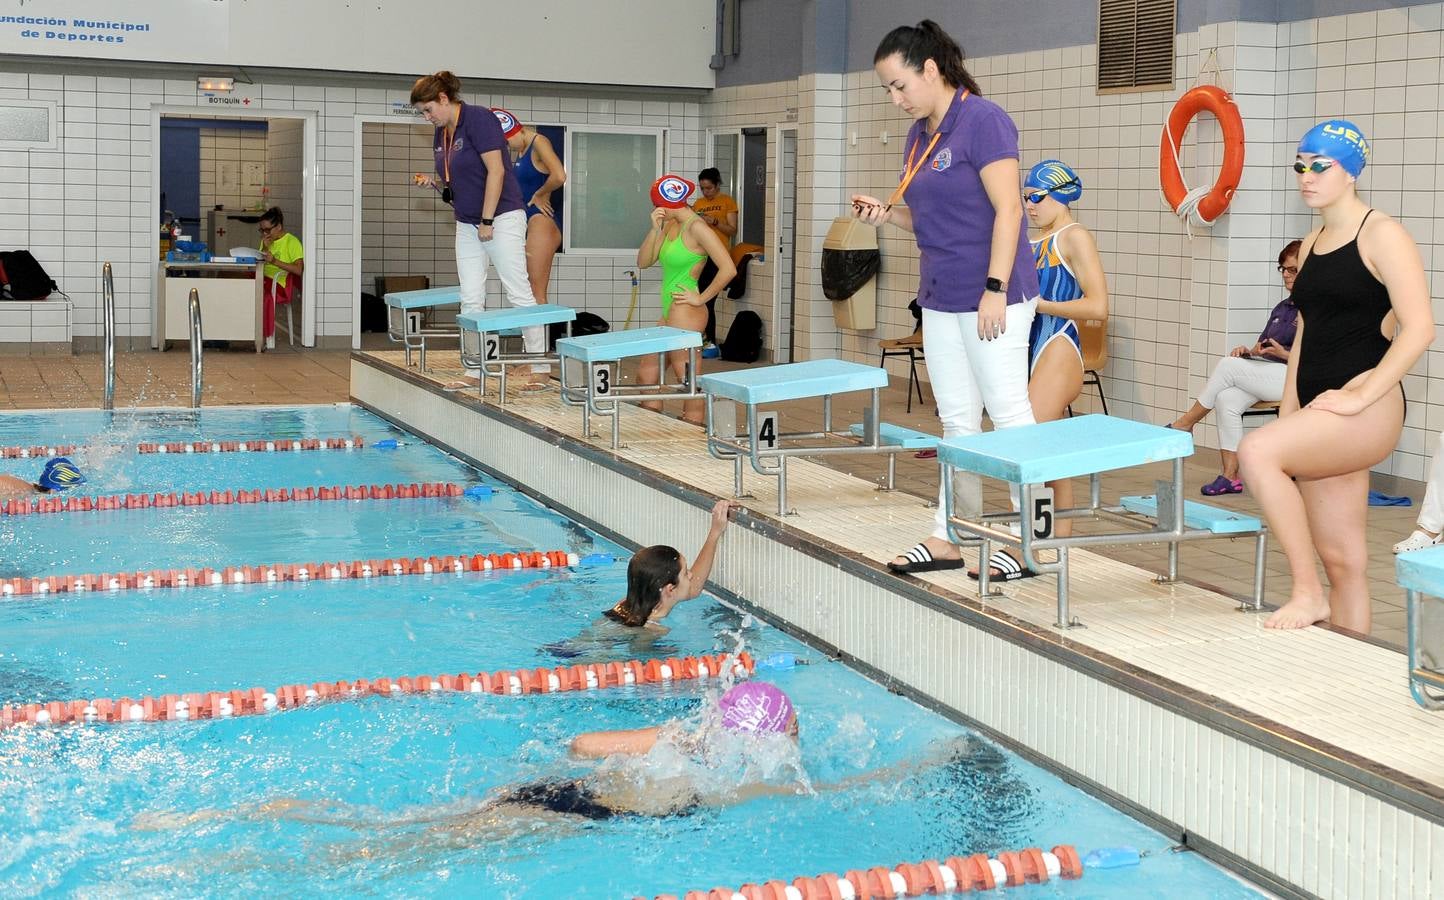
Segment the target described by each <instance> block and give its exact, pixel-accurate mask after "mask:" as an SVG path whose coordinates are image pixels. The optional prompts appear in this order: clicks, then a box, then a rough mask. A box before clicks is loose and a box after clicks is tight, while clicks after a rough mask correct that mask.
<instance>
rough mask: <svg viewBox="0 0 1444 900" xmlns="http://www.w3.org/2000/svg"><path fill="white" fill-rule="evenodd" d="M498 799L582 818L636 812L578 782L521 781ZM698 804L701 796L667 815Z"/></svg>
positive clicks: (681, 813)
mask: <svg viewBox="0 0 1444 900" xmlns="http://www.w3.org/2000/svg"><path fill="white" fill-rule="evenodd" d="M498 802H500V803H515V804H517V805H520V806H534V807H536V808H538V809H545V810H547V811H549V812H554V813H561V814H562V815H565V816H581V817H582V818H583V819H595V820H602V819H610V818H612V817H613V816H625V815H635V813H633V812H632V811H631V810H627V809H616V808H614V807H611V806H607V805H606V804H605V803H601V802H600V801H598V800H597V795H596V792H595V791H593V790H592V789H591V788H589V787H587V786H586V785H585V784H584V783H582V782H581V781H536V782H532V783H530V784H523V785H521V786H519V787H516V788H513V789H512V790H511V791H509V792H508V793H506V794H503V795H502V796H501V797H500V798H499V800H498ZM700 804H701V798H694V799H693V800H692V802H691V803H689V804H687V805H685V806H682V807H679V808H678V809H675V810H672V811H670V812H668V813H666V815H669V816H686V815H691V814H692V813H694V812H696V811H697V809H698V807H699V806H700Z"/></svg>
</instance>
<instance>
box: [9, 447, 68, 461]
mask: <svg viewBox="0 0 1444 900" xmlns="http://www.w3.org/2000/svg"><path fill="white" fill-rule="evenodd" d="M78 449H79V448H78V447H76V446H75V445H74V444H57V445H56V446H54V447H0V459H49V458H50V457H52V456H70V455H71V454H73V453H75V451H76V450H78Z"/></svg>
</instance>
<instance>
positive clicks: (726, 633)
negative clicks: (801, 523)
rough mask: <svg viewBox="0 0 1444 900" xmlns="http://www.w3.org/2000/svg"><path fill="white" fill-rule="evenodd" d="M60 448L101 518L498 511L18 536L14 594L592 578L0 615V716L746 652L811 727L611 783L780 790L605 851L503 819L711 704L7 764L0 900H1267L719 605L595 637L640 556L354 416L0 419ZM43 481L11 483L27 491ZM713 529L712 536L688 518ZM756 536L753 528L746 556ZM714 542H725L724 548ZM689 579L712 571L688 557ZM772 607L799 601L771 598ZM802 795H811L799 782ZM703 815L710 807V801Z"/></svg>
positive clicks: (85, 750)
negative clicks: (212, 443)
mask: <svg viewBox="0 0 1444 900" xmlns="http://www.w3.org/2000/svg"><path fill="white" fill-rule="evenodd" d="M347 434H360V435H363V436H364V437H365V438H366V439H367V443H368V444H369V443H372V442H374V441H375V440H380V439H382V438H388V437H391V438H400V439H402V440H403V441H406V442H407V443H406V445H405V446H402V447H401V448H399V449H397V450H389V451H388V450H376V449H370V448H368V449H362V450H356V451H351V452H347V451H312V452H303V453H275V454H236V453H231V454H221V455H209V454H207V455H199V456H171V455H167V456H164V457H160V456H138V455H135V454H134V453H132V452H129V450H128V449H127V448H128V447H130V446H133V444H134V443H135V442H136V441H143V440H182V441H184V440H192V439H195V438H205V439H208V440H231V439H249V438H253V437H311V436H315V437H329V436H340V435H347ZM61 442H74V443H81V444H85V445H86V447H85V448H84V449H82V450H81V451H80V452H78V453H77V454H76V458H77V461H78V462H80V464H81V465H82V468H84V469H85V471H86V473H87V475H88V476H89V477H90V479H91V480H90V483H89V484H87V485H85V487H84V488H83V489H82V490H83V491H85V492H89V493H92V494H107V493H115V492H118V491H126V492H140V491H162V490H164V491H170V490H180V489H182V488H184V489H188V490H201V489H205V490H211V489H225V488H232V489H234V488H238V487H244V488H264V487H297V486H316V485H332V484H384V483H394V482H408V483H409V482H413V481H448V482H454V483H457V484H463V485H471V484H477V483H487V484H492V485H493V486H494V487H496V488H497V492H496V493H495V494H494V495H493V496H491V497H490V498H485V499H473V498H446V499H431V500H401V501H351V502H336V503H317V504H275V505H268V506H225V507H196V508H180V509H152V510H132V511H109V512H105V513H69V514H57V515H48V516H26V517H13V518H12V517H0V547H3V558H4V574H5V575H6V577H9V576H10V575H22V574H23V575H42V574H73V573H80V572H96V571H114V570H117V569H135V568H152V567H161V568H174V567H177V566H182V567H183V566H224V565H232V564H236V563H238V562H244V563H248V564H254V563H259V562H292V561H310V560H316V559H356V558H373V557H387V556H418V555H427V556H429V555H445V554H450V553H462V552H465V553H475V552H481V553H487V552H501V551H503V550H514V549H542V550H551V549H565V550H568V551H570V552H574V553H578V554H579V555H585V554H590V553H596V552H607V553H611V554H614V555H615V556H616V557H617V561H616V562H614V563H612V564H601V565H598V566H596V567H592V568H585V569H555V570H523V571H514V572H500V573H494V574H481V573H477V574H463V575H452V574H444V575H434V576H413V577H401V578H384V579H374V580H368V581H344V582H324V583H323V582H311V583H294V584H272V585H250V586H226V587H215V588H211V587H207V588H192V589H183V590H151V591H125V592H115V593H103V594H80V595H63V596H56V597H50V598H42V599H21V600H9V601H4V602H0V634H4V635H5V640H4V641H3V644H0V702H7V703H11V702H37V701H47V700H68V699H71V698H78V697H86V698H89V697H97V696H106V697H119V696H129V697H138V696H141V695H145V694H151V695H159V694H163V693H183V692H190V691H210V690H230V689H248V688H250V687H252V686H255V685H260V686H264V687H275V686H277V685H279V684H284V683H295V682H304V683H312V682H316V681H336V680H341V679H345V680H354V679H357V678H372V679H374V678H376V677H380V676H386V677H397V676H402V675H410V676H414V675H421V674H427V675H437V674H442V673H458V672H477V671H495V670H498V669H511V668H519V667H537V666H547V667H550V666H556V665H570V664H573V663H576V662H591V661H608V660H625V659H633V658H641V659H649V658H654V657H667V656H679V655H695V654H701V653H712V652H721V651H734V650H737V649H741V648H745V649H746V650H747V651H748V652H750V653H752V654H754V655H755V656H757V657H759V658H761V657H767V656H769V655H771V654H774V653H778V652H784V651H785V652H791V653H794V654H796V655H797V656H798V657H801V658H803V659H805V660H806V661H807V664H806V665H799V666H796V667H794V668H790V669H785V668H784V669H774V670H768V671H763V672H760V673H759V675H758V677H760V678H764V679H767V680H770V681H773V682H775V683H776V684H778V685H779V686H780V687H782V688H783V689H784V690H786V691H787V693H788V694H789V695H790V696H791V697H792V698H793V700H794V702H795V703H796V704H797V707H798V709H799V711H800V713H799V722H800V728H801V738H800V744H799V745H797V746H796V747H794V746H793V745H792V744H791V743H790V742H788V741H786V740H785V739H784V740H781V741H780V743H779V742H775V741H774V742H763V743H762V745H761V746H760V749H759V747H758V745H756V744H749V743H747V742H745V741H739V739H736V738H729V737H725V736H724V737H720V738H713V739H709V741H708V743H707V752H706V753H705V754H704V755H703V758H702V759H700V760H699V759H698V758H697V757H696V756H695V755H693V756H688V755H685V754H682V753H680V752H679V751H677V750H676V749H675V748H674V747H673V746H672V745H670V744H664V746H662V747H659V749H658V750H657V751H654V753H653V754H651V755H650V756H649V757H647V758H644V759H643V760H641V761H634V762H626V763H606V764H603V765H604V767H607V768H610V769H619V770H620V775H621V777H625V778H630V779H633V780H646V779H649V778H667V777H673V776H685V777H687V778H689V779H691V780H692V781H694V782H695V783H697V784H698V785H701V786H703V787H704V788H705V792H706V793H708V794H709V795H710V794H712V793H720V794H722V795H728V794H733V793H735V792H733V791H732V790H731V786H732V785H734V784H736V783H737V782H738V781H739V779H742V780H747V781H749V782H751V781H753V780H756V779H762V780H766V781H768V782H769V783H772V784H774V785H779V786H782V787H784V788H785V786H786V785H788V784H796V783H799V782H800V783H803V784H805V785H807V786H808V789H807V790H806V791H804V792H802V793H799V792H797V791H782V792H775V793H770V794H766V795H763V796H759V797H756V798H754V799H746V800H744V799H741V798H736V797H724V799H725V800H726V802H723V803H722V804H721V805H719V806H717V807H707V808H702V809H695V810H687V811H685V812H684V813H683V814H679V815H669V816H664V817H643V816H617V817H613V818H609V819H604V820H587V819H577V820H575V821H572V820H571V819H576V817H557V816H535V815H533V816H517V815H515V814H508V813H505V812H504V811H498V810H496V809H493V808H491V807H490V806H489V805H488V804H489V802H490V801H492V800H494V799H495V798H497V797H498V796H500V795H502V794H504V793H505V792H506V791H507V790H508V789H509V788H511V787H515V786H516V785H518V784H524V783H527V782H535V781H539V780H541V781H549V780H555V779H559V778H571V777H579V776H582V775H585V774H587V773H588V772H589V771H591V770H592V769H593V768H594V764H589V763H584V762H580V761H576V760H573V759H571V758H570V756H569V754H568V744H569V741H570V739H571V738H572V737H573V736H575V735H576V734H578V733H581V732H584V731H588V730H593V729H603V728H638V727H643V726H647V725H656V724H662V723H664V722H667V721H670V720H682V721H684V722H687V723H688V725H687V726H686V727H688V728H693V727H697V728H700V727H704V725H705V723H706V722H708V721H709V720H710V719H712V718H713V717H714V716H713V714H712V713H711V712H710V710H712V709H713V704H714V701H715V698H716V697H717V695H718V694H719V693H720V691H721V686H720V685H719V684H717V683H716V682H715V681H712V682H707V681H703V682H682V681H678V682H673V683H671V684H666V685H643V686H629V687H624V688H619V689H612V690H606V691H597V692H590V693H585V694H575V693H573V694H554V695H539V696H518V697H503V696H492V695H472V694H457V693H437V694H431V695H428V696H411V695H408V696H400V697H393V698H381V697H374V696H372V697H365V698H361V699H357V700H350V701H343V702H332V703H323V704H316V705H312V706H308V707H305V708H302V709H297V710H291V711H285V712H279V713H272V714H269V715H265V716H250V717H244V718H236V719H229V720H215V721H203V722H189V723H187V722H178V723H156V724H135V725H126V726H116V725H102V726H87V727H74V726H70V727H60V728H15V729H10V730H8V731H5V732H0V894H3V895H5V896H17V895H35V894H42V893H45V894H49V893H66V894H80V895H87V896H88V895H96V894H103V895H107V896H108V895H115V894H120V895H144V896H165V897H171V896H173V897H191V896H196V895H198V894H207V895H225V896H230V895H241V894H257V893H261V894H265V895H276V894H280V895H310V894H320V893H325V894H341V895H385V896H404V897H412V896H414V897H433V896H467V897H517V898H522V897H525V898H554V897H556V898H560V897H568V898H592V897H596V898H603V897H606V898H613V897H631V896H633V895H643V896H648V897H650V896H652V895H654V894H657V893H661V892H670V893H676V894H679V895H680V894H681V893H682V892H684V891H686V890H691V889H708V888H711V887H714V886H718V885H729V886H737V885H740V884H742V883H744V882H748V881H753V882H760V881H762V880H765V879H768V878H784V879H788V880H790V879H791V878H793V877H796V876H798V875H814V874H817V873H820V872H825V871H834V872H841V871H844V870H847V869H853V868H862V867H870V866H874V865H885V866H891V865H895V864H897V863H900V862H905V861H906V862H912V861H917V860H921V859H924V858H937V859H941V858H945V857H947V856H952V855H960V854H962V855H966V854H971V853H989V854H992V853H996V852H998V851H1001V850H1008V849H1019V848H1022V847H1026V846H1042V847H1043V848H1045V849H1047V848H1050V847H1052V846H1053V845H1055V844H1060V843H1071V844H1074V845H1076V846H1077V847H1078V848H1079V850H1080V851H1082V852H1086V851H1087V850H1089V849H1094V848H1098V847H1107V846H1115V845H1130V846H1134V847H1139V848H1141V849H1144V850H1147V851H1150V855H1149V856H1147V857H1146V858H1145V859H1144V860H1143V862H1142V864H1141V865H1139V866H1137V867H1134V868H1128V869H1119V870H1109V871H1090V872H1089V873H1088V874H1087V875H1086V876H1085V877H1084V878H1083V879H1082V880H1080V881H1071V882H1060V881H1055V882H1051V883H1049V884H1045V885H1039V886H1030V887H1025V888H1018V889H1013V890H1010V891H1009V895H1010V896H1014V895H1016V896H1019V897H1031V896H1058V897H1070V898H1073V897H1076V898H1081V897H1145V896H1146V897H1154V896H1161V895H1167V896H1170V897H1217V898H1232V897H1253V896H1258V893H1257V892H1256V891H1254V890H1252V889H1251V888H1249V887H1247V886H1246V885H1243V884H1241V883H1240V882H1238V881H1237V880H1235V879H1233V878H1232V877H1230V876H1229V875H1227V874H1225V873H1223V872H1221V871H1220V870H1218V869H1216V868H1214V867H1213V866H1211V865H1210V864H1208V863H1207V862H1206V861H1204V860H1202V859H1200V858H1199V857H1197V856H1196V855H1194V854H1189V853H1171V852H1168V846H1169V842H1168V841H1167V839H1166V838H1165V837H1164V836H1163V835H1160V834H1158V833H1157V832H1154V831H1151V830H1150V829H1147V828H1145V827H1144V826H1142V825H1141V824H1139V823H1138V822H1136V821H1134V820H1132V819H1130V818H1128V817H1126V816H1124V815H1122V814H1121V813H1119V812H1117V811H1116V810H1114V809H1112V808H1111V807H1109V806H1107V805H1105V804H1103V803H1101V802H1099V801H1097V800H1094V799H1093V798H1091V797H1089V796H1087V795H1085V794H1083V793H1081V792H1079V791H1077V790H1076V789H1073V788H1071V787H1069V786H1068V785H1066V784H1064V783H1063V782H1062V781H1061V780H1059V779H1058V778H1056V777H1055V776H1053V775H1051V774H1049V773H1047V772H1045V771H1043V770H1041V769H1039V768H1037V767H1035V766H1033V765H1031V764H1029V763H1027V762H1025V761H1023V760H1021V759H1019V758H1018V757H1016V756H1014V755H1012V754H1009V753H1007V752H1005V751H1002V750H1001V749H999V748H998V747H997V746H996V745H994V744H992V743H990V742H988V741H986V740H984V739H982V738H979V737H978V736H976V735H973V734H971V733H970V732H968V731H967V730H965V729H963V728H962V727H960V726H958V725H957V724H955V723H953V722H950V721H949V720H947V719H945V718H943V717H941V716H938V715H936V714H934V713H932V712H930V711H928V710H925V709H923V708H921V707H919V706H917V705H916V704H913V703H911V702H910V701H908V700H905V699H903V698H901V697H899V696H897V695H894V694H891V693H889V692H888V691H887V690H885V689H883V688H882V687H880V686H879V685H877V684H875V683H873V682H871V681H868V680H867V679H865V678H863V677H862V676H860V675H858V674H857V673H855V672H853V671H852V670H850V669H848V668H846V667H844V666H842V665H841V664H839V663H836V662H833V661H829V660H827V659H824V658H820V657H819V656H818V655H817V653H816V652H814V651H812V650H810V649H809V648H807V647H805V646H804V645H802V644H800V643H798V642H797V641H795V640H793V639H792V638H790V637H788V636H786V635H784V634H782V633H781V632H778V631H777V630H775V629H772V628H770V627H767V626H765V625H764V624H762V623H760V622H758V621H757V620H755V619H754V618H752V617H750V616H747V615H745V614H743V613H740V612H738V611H735V610H733V609H730V608H728V607H727V606H725V605H723V604H722V603H720V602H718V601H716V600H715V599H711V598H709V597H707V596H705V595H704V596H703V597H701V598H699V599H697V600H695V601H691V602H688V603H685V604H683V605H682V606H680V607H679V608H678V609H677V611H676V612H674V613H673V615H672V616H671V617H669V619H668V625H669V626H670V629H671V630H670V631H669V632H668V633H666V634H664V635H661V636H655V635H636V634H634V633H629V632H622V631H620V630H618V629H615V628H609V627H605V626H598V625H596V624H595V623H596V622H597V619H598V615H599V613H600V611H601V610H603V609H605V608H606V607H609V606H610V605H611V604H612V603H614V602H615V601H616V599H617V598H618V597H620V596H621V595H622V594H623V593H624V591H625V561H626V552H625V551H624V550H623V549H622V548H620V547H617V546H615V545H612V544H610V543H608V542H607V541H605V540H604V539H602V538H601V537H599V536H597V535H595V534H593V533H591V532H588V531H587V530H585V529H583V528H581V527H580V526H578V525H576V524H575V523H570V522H567V521H565V520H564V519H562V518H561V517H559V516H558V515H556V514H555V513H553V512H551V511H549V510H547V509H545V508H543V507H541V506H540V505H538V504H536V503H534V502H533V501H531V500H530V499H529V498H527V497H526V496H524V495H523V494H520V493H518V492H516V491H514V490H510V489H508V488H506V486H505V485H501V484H497V483H495V482H492V481H489V480H488V479H486V478H485V477H484V476H482V475H481V474H479V473H478V472H476V471H475V470H473V469H470V468H468V467H467V466H465V465H463V464H462V463H460V462H459V461H457V460H455V459H453V458H451V457H449V456H447V455H446V454H444V453H442V452H441V451H439V450H437V449H436V448H433V447H430V446H427V445H425V444H424V443H422V442H419V441H417V440H416V439H415V438H412V437H410V436H408V435H405V434H402V433H401V432H398V431H396V430H395V429H394V428H392V427H391V426H389V425H388V424H386V423H384V422H382V421H380V420H379V419H376V418H374V417H372V416H370V415H368V414H366V413H365V412H363V411H360V410H356V409H352V408H350V407H346V406H332V407H306V408H295V409H265V410H206V411H204V412H202V413H201V414H200V415H199V416H192V415H189V414H171V415H162V414H152V415H146V416H142V417H135V418H130V417H119V418H118V420H117V422H116V424H114V425H107V422H106V419H105V418H103V417H102V416H101V415H100V414H94V415H91V414H84V413H82V414H78V415H77V414H70V413H66V414H64V415H63V416H61V415H53V416H52V415H24V416H11V417H6V418H5V419H0V444H24V445H27V446H28V445H31V444H36V443H61ZM36 468H38V463H36V462H35V461H33V460H0V471H4V472H9V473H12V474H17V475H21V476H22V477H29V476H30V474H31V470H32V469H36ZM703 515H704V513H703V512H701V511H699V512H698V516H699V517H702V516H703ZM733 527H738V526H733ZM723 540H726V538H725V537H724V538H723ZM680 549H682V551H683V552H684V553H686V554H689V555H690V554H691V553H693V552H695V550H696V548H695V547H683V548H680ZM779 589H781V588H779ZM798 767H800V771H798ZM702 790H703V788H701V787H699V791H702Z"/></svg>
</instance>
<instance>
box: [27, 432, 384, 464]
mask: <svg viewBox="0 0 1444 900" xmlns="http://www.w3.org/2000/svg"><path fill="white" fill-rule="evenodd" d="M365 446H366V439H365V438H363V437H362V436H361V435H359V434H354V435H351V436H349V437H327V438H263V439H260V440H255V439H252V440H248V441H166V442H165V443H157V442H154V441H147V442H144V443H139V444H136V445H135V452H136V453H141V454H151V453H180V454H186V453H286V452H293V453H294V452H299V451H302V450H360V449H363V448H364V447H365ZM372 446H374V447H379V448H382V449H388V450H394V449H396V448H397V447H399V446H401V443H400V441H397V440H396V439H395V438H387V439H385V440H380V441H377V442H376V443H375V444H373V445H372ZM80 449H81V448H80V445H79V444H56V445H54V446H50V447H46V446H40V445H36V446H34V447H21V446H18V445H17V446H13V447H0V459H49V458H50V457H52V456H73V455H75V453H76V452H77V451H79V450H80Z"/></svg>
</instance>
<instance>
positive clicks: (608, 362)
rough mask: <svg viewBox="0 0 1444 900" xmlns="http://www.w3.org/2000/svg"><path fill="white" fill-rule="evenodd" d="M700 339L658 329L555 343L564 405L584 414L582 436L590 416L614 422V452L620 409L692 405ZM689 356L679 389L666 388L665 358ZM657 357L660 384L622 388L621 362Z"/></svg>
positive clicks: (618, 438) (664, 327)
mask: <svg viewBox="0 0 1444 900" xmlns="http://www.w3.org/2000/svg"><path fill="white" fill-rule="evenodd" d="M701 350H702V335H701V334H700V333H698V332H696V331H692V330H691V329H688V328H672V327H670V326H667V325H657V326H654V327H651V328H637V329H633V330H630V331H609V332H605V333H603V334H586V335H582V336H581V337H571V338H563V339H562V340H559V341H557V356H558V357H559V358H560V360H561V362H560V365H561V380H562V401H563V402H564V403H567V404H569V405H571V406H580V407H581V408H582V433H583V434H585V435H587V436H588V437H590V436H591V433H592V418H591V417H592V416H594V415H596V416H609V417H611V420H612V449H613V450H615V449H616V448H617V447H619V446H621V410H622V404H623V403H645V402H648V401H658V402H660V401H662V400H690V399H693V398H695V397H696V396H697V356H698V354H699V353H700V352H701ZM677 352H685V353H686V354H687V361H686V369H685V375H684V376H683V380H682V383H681V384H672V385H669V384H668V383H667V354H669V353H677ZM652 354H656V356H657V371H658V373H659V374H658V379H659V380H658V383H657V384H655V385H624V384H622V383H621V379H620V378H619V377H618V376H619V375H620V374H621V373H620V371H619V370H620V368H621V363H622V360H624V359H630V358H632V357H637V356H650V355H652Z"/></svg>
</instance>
